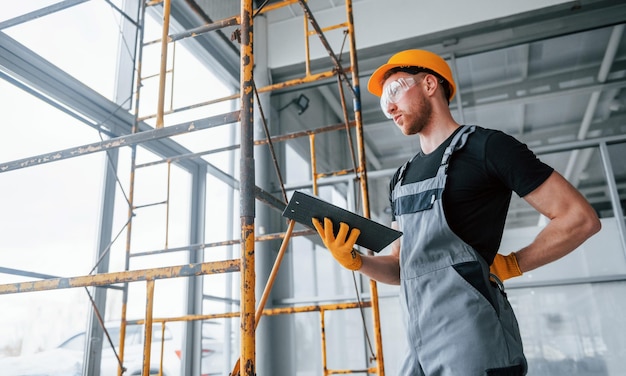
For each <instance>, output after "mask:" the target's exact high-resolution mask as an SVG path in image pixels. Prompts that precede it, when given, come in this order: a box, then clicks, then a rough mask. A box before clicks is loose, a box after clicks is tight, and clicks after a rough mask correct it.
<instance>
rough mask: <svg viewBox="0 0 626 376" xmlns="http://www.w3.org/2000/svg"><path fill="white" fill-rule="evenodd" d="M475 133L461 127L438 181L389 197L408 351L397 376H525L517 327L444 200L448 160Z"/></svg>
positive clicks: (406, 188) (503, 297) (403, 187)
mask: <svg viewBox="0 0 626 376" xmlns="http://www.w3.org/2000/svg"><path fill="white" fill-rule="evenodd" d="M474 130H475V127H473V126H472V127H470V126H464V127H463V128H462V129H460V130H459V131H458V132H457V134H456V135H455V137H454V138H453V140H452V142H451V144H450V146H449V147H448V148H447V149H446V151H445V153H444V156H443V160H442V161H441V165H440V167H439V170H438V172H437V175H436V176H435V177H433V178H431V179H426V180H424V181H421V182H417V183H411V184H407V185H402V180H403V179H404V173H405V171H406V167H407V166H408V163H409V162H407V163H406V164H405V165H404V166H403V167H402V169H401V171H400V175H399V179H398V183H397V184H396V186H395V187H394V190H393V192H392V200H393V207H394V213H395V216H396V221H397V222H398V224H399V228H400V230H401V231H402V232H403V233H404V235H403V236H402V238H401V244H402V245H401V251H400V269H401V270H400V278H401V293H400V301H401V304H402V308H403V314H404V320H405V328H406V330H407V340H408V351H407V354H406V358H405V360H404V362H403V364H402V368H401V372H400V375H403V376H420V375H427V376H479V375H507V376H517V375H524V374H525V373H526V368H527V367H526V359H525V357H524V354H523V349H522V341H521V338H520V335H519V329H518V325H517V320H516V319H515V315H514V313H513V310H512V309H511V306H510V304H509V302H508V300H507V298H506V295H505V293H504V290H503V288H502V285H501V283H498V284H496V283H491V282H490V281H489V265H487V263H486V261H485V260H484V259H483V258H482V257H481V256H480V255H479V254H478V253H477V252H476V251H475V250H474V249H473V248H472V247H471V246H469V245H468V244H466V243H465V242H464V241H463V240H461V239H460V238H459V237H458V236H457V235H456V234H454V233H453V232H452V230H451V229H450V227H449V226H448V223H447V221H446V218H445V215H444V212H443V205H442V200H441V197H442V193H443V190H444V188H445V184H446V178H447V167H448V162H449V160H450V156H451V155H452V153H453V152H454V151H456V150H458V149H460V148H462V147H463V146H464V145H465V142H466V141H467V138H468V137H469V136H470V135H471V133H473V132H474Z"/></svg>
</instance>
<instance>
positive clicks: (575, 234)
mask: <svg viewBox="0 0 626 376" xmlns="http://www.w3.org/2000/svg"><path fill="white" fill-rule="evenodd" d="M524 199H525V200H526V201H527V202H528V203H529V204H530V205H532V206H533V207H534V208H535V209H536V210H537V211H539V212H540V213H541V214H543V215H545V216H546V217H547V218H548V219H549V220H550V222H549V223H548V225H547V226H546V227H545V228H544V229H543V230H541V232H540V233H539V234H538V235H537V237H536V238H535V240H534V241H533V242H532V243H531V244H529V245H528V246H527V247H525V248H523V249H521V250H520V251H518V252H516V256H517V261H518V264H519V267H520V270H521V271H522V272H528V271H530V270H533V269H535V268H538V267H540V266H542V265H545V264H548V263H550V262H552V261H555V260H557V259H559V258H561V257H563V256H565V255H567V254H568V253H570V252H572V251H573V250H574V249H576V248H577V247H578V246H579V245H581V244H582V243H583V242H584V241H585V240H587V239H588V238H589V237H591V236H592V235H593V234H595V233H597V232H598V231H600V228H601V224H600V220H599V219H598V216H597V214H596V212H595V210H594V209H593V208H592V207H591V205H590V204H589V202H587V200H586V199H585V197H584V196H583V195H582V194H581V193H580V192H578V191H577V190H576V189H575V188H574V187H573V186H572V185H571V184H570V183H569V182H568V181H567V180H566V179H565V178H564V177H563V176H561V175H560V174H559V173H558V172H556V171H555V172H553V173H552V175H550V177H549V178H548V179H547V180H546V181H545V182H544V183H543V184H541V185H540V186H539V187H537V189H535V190H534V191H532V192H531V193H529V194H528V195H526V196H525V197H524Z"/></svg>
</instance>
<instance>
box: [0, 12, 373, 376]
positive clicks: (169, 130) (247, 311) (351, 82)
mask: <svg viewBox="0 0 626 376" xmlns="http://www.w3.org/2000/svg"><path fill="white" fill-rule="evenodd" d="M295 3H299V4H300V5H301V7H302V9H303V13H304V17H303V19H304V33H305V36H306V37H305V54H306V58H305V73H304V76H303V77H301V78H298V79H294V80H289V81H286V82H280V83H275V84H272V85H268V86H265V87H261V88H256V87H255V85H254V80H253V67H254V64H253V62H254V51H253V49H252V39H253V34H254V29H253V18H254V16H255V15H256V14H259V13H264V12H269V11H272V10H275V9H279V8H281V7H285V6H288V5H291V4H295ZM156 4H162V5H163V25H162V38H161V39H160V40H156V41H150V42H143V25H142V24H141V23H140V24H139V30H140V32H139V36H138V38H139V46H140V47H139V49H138V53H137V64H136V66H137V83H136V90H135V106H134V109H135V123H134V126H133V129H132V134H131V135H129V136H124V137H119V138H114V139H110V140H107V141H106V142H102V143H97V144H93V145H86V146H81V147H78V148H76V150H80V153H72V152H71V150H68V151H62V152H61V153H60V155H65V156H67V157H68V158H69V157H74V156H78V155H84V154H87V153H91V152H97V151H103V150H107V149H110V148H116V147H121V146H131V148H132V155H131V159H132V161H131V174H130V183H129V186H130V193H129V199H128V201H129V208H128V223H127V237H126V258H125V271H123V272H114V273H104V274H97V275H87V276H78V277H72V278H51V279H45V280H41V281H35V282H23V283H13V284H7V285H0V295H2V294H12V293H21V292H28V291H44V290H52V289H63V288H76V287H88V286H109V285H114V284H120V283H122V284H123V285H124V288H123V298H122V313H121V331H120V343H119V361H120V364H119V368H118V375H122V373H123V372H124V368H123V361H124V346H125V328H126V325H127V323H128V322H127V319H126V309H127V299H128V284H129V283H131V282H138V281H145V282H146V291H147V292H146V307H145V319H144V320H138V321H137V320H136V321H134V323H137V324H144V326H145V342H144V362H143V372H144V374H145V375H147V374H149V372H150V357H151V354H150V352H151V342H152V341H151V336H152V326H153V324H154V323H161V325H162V330H164V327H165V323H166V322H173V321H195V320H208V319H215V318H234V317H239V318H240V320H241V328H240V333H241V337H240V338H241V341H240V343H241V348H240V354H241V355H240V358H239V359H238V360H237V363H236V364H235V365H234V368H233V370H232V372H231V374H232V375H233V376H235V375H246V376H252V375H255V373H256V371H255V370H256V366H255V346H256V344H255V330H256V327H257V325H258V323H259V321H260V319H261V317H262V316H263V315H279V314H293V313H300V312H319V313H320V336H321V341H322V362H323V372H324V375H330V374H346V373H368V374H369V373H375V374H377V375H381V376H382V375H384V361H383V351H382V337H381V331H380V313H379V306H378V292H377V285H376V282H374V281H371V280H370V291H371V294H370V299H371V300H370V301H364V302H362V301H358V302H354V303H342V304H328V305H315V306H306V307H290V308H280V309H264V307H265V303H266V300H267V298H268V296H269V292H270V291H271V288H272V285H273V282H274V279H275V277H276V273H277V271H278V268H279V267H280V264H281V261H282V257H283V255H284V252H285V250H286V248H287V245H288V243H289V240H290V238H291V237H292V236H301V235H310V234H312V233H313V232H312V231H300V232H298V231H294V225H295V223H294V222H293V221H290V222H289V224H288V228H287V231H286V232H285V233H280V234H270V235H263V236H258V237H255V219H254V203H255V201H256V199H259V200H262V201H264V202H266V203H269V204H270V205H272V206H274V207H281V206H284V205H285V204H286V195H285V192H284V187H281V188H282V190H283V200H279V199H276V198H275V197H273V196H272V195H269V194H268V193H266V192H263V191H262V190H261V189H260V188H258V187H256V185H255V182H254V153H253V148H254V146H257V145H265V144H267V145H269V146H270V147H271V146H272V142H280V141H286V140H290V139H294V138H299V137H308V138H309V142H310V153H311V169H312V172H311V175H312V180H313V192H314V193H315V194H317V190H318V185H317V184H318V183H317V180H318V179H319V178H321V177H328V176H337V175H345V174H354V176H355V179H357V180H358V181H359V183H360V190H361V198H362V203H361V204H362V211H363V212H362V214H363V215H364V216H365V217H368V218H369V217H370V211H369V199H368V186H367V169H366V157H365V152H364V150H365V148H364V140H363V124H362V120H361V109H360V84H359V78H358V65H357V57H356V46H355V40H354V23H353V16H352V1H351V0H346V1H345V6H346V17H347V21H346V22H344V23H341V24H338V25H332V26H327V27H324V28H321V27H320V26H319V24H318V23H317V21H316V19H315V17H314V16H313V14H312V12H311V10H310V9H309V7H308V5H307V3H306V1H304V0H285V1H282V2H276V3H273V4H270V5H266V6H264V7H263V8H261V9H258V10H256V11H255V10H254V9H253V7H252V1H251V0H242V1H241V12H240V14H239V15H236V16H233V17H229V18H227V19H224V20H220V21H216V22H213V23H211V24H207V25H203V26H201V27H199V28H196V29H194V30H188V31H187V32H185V33H181V34H170V33H169V18H170V5H171V0H162V1H150V2H146V3H142V6H141V11H140V18H141V21H142V22H143V19H144V16H145V11H146V9H145V8H146V7H147V6H153V5H156ZM232 25H239V27H240V29H239V33H238V35H239V38H240V40H239V41H240V44H241V55H240V62H241V64H240V77H241V79H240V91H239V93H238V94H235V95H232V96H227V97H224V98H219V99H217V100H210V101H205V102H201V103H197V104H194V105H191V106H185V107H181V108H173V106H171V105H170V109H168V110H166V109H165V86H166V76H167V75H168V74H172V75H173V69H171V70H168V69H167V55H168V45H169V43H173V42H175V41H177V40H180V39H184V38H189V37H195V36H196V35H199V34H201V33H204V32H209V31H212V30H217V29H220V28H223V27H225V26H232ZM310 27H312V28H313V30H310ZM341 28H343V29H345V34H346V35H347V37H348V38H349V48H350V66H349V67H343V66H342V64H341V62H340V60H339V59H338V58H337V57H336V55H335V54H334V51H333V50H332V48H330V46H329V44H328V42H327V41H326V39H325V36H324V32H326V31H329V30H335V29H341ZM314 36H317V37H319V38H320V41H321V42H322V44H323V45H324V47H325V48H326V49H327V51H328V53H329V56H330V57H331V59H332V61H333V68H332V69H331V70H328V71H326V72H321V73H316V74H312V73H311V69H310V54H309V38H310V37H314ZM155 43H160V44H161V60H160V71H159V74H158V76H156V75H155V76H152V77H158V79H159V93H158V106H157V109H156V113H155V114H153V115H148V116H143V117H141V116H140V115H139V104H140V88H141V87H142V79H146V78H151V77H143V78H142V77H141V66H142V64H141V63H142V62H141V60H142V49H143V46H146V45H149V44H155ZM174 46H175V44H174ZM172 51H175V49H174V48H172ZM348 73H350V74H351V78H350V77H348ZM333 77H336V78H337V82H338V88H339V92H340V95H341V105H342V109H343V115H344V122H343V123H340V124H335V125H329V126H325V127H321V128H317V129H310V130H306V131H302V132H296V133H291V134H285V135H281V136H273V137H270V135H269V133H268V134H267V139H266V140H254V135H253V132H252V129H253V122H254V120H253V109H254V97H255V95H258V93H265V92H271V91H274V90H278V89H284V88H287V87H292V86H297V85H301V84H306V83H310V82H315V81H319V80H325V79H330V78H333ZM344 85H346V86H348V87H349V89H350V92H351V93H352V95H353V99H354V103H355V111H354V119H350V117H349V115H348V111H347V106H346V103H345V98H344V92H343V88H344ZM237 98H238V99H239V100H240V104H241V108H240V110H239V111H235V112H232V113H230V114H225V115H221V116H216V117H213V118H212V120H211V121H209V123H211V124H217V123H221V124H227V123H232V122H235V121H238V122H239V123H240V127H241V142H240V145H239V146H238V147H239V148H240V151H241V162H242V163H241V166H242V171H241V172H240V173H241V179H240V180H241V185H240V196H241V202H242V205H241V208H240V220H241V237H240V239H239V240H229V241H224V242H217V243H206V244H193V245H190V246H188V247H182V248H175V249H168V233H169V206H170V203H169V183H170V179H171V175H170V165H171V163H172V162H175V161H177V160H181V159H185V158H194V157H197V156H200V155H205V154H210V153H214V152H219V151H224V150H231V149H233V148H236V147H237V146H236V145H231V146H227V147H225V148H220V149H218V150H209V151H206V152H202V153H194V154H190V155H181V156H178V157H176V158H168V159H166V160H163V161H159V162H151V163H146V164H142V165H138V164H137V163H136V146H137V145H138V144H140V143H141V142H145V141H148V140H154V139H157V138H164V137H171V136H173V135H177V134H182V133H184V132H190V131H195V130H199V129H201V128H195V127H191V126H187V128H186V129H185V125H178V126H171V127H167V126H166V125H165V121H164V117H165V115H168V114H173V113H176V112H181V111H186V110H189V109H193V108H197V107H201V106H206V105H210V104H214V103H218V102H221V101H228V100H233V99H237ZM147 119H156V122H155V129H154V130H153V131H144V132H139V131H138V129H139V127H138V124H139V123H140V122H142V121H144V120H147ZM205 127H206V126H205ZM192 128H193V129H192ZM352 129H354V130H355V133H356V137H357V146H356V148H357V151H358V158H355V157H354V154H353V164H354V166H353V168H351V169H345V170H341V171H334V172H325V173H320V172H318V171H317V166H316V163H317V162H316V155H315V154H316V153H315V135H316V134H319V133H322V132H334V131H343V130H345V131H346V132H347V134H348V138H349V140H350V150H351V151H352V153H353V151H354V147H353V145H352V139H351V137H350V135H351V130H352ZM57 154H58V153H57ZM157 163H167V166H168V177H167V181H168V187H167V188H168V189H167V192H168V194H167V199H166V201H165V202H164V204H165V207H166V211H167V213H166V218H167V222H166V229H165V232H166V235H165V249H164V250H163V251H158V252H152V253H159V252H173V251H180V250H198V249H204V248H208V247H214V246H220V245H227V244H228V245H233V244H239V245H240V247H241V258H240V259H239V260H225V261H220V262H203V263H197V264H188V265H178V266H170V267H161V268H153V269H145V270H133V271H130V270H128V269H129V259H130V257H131V237H132V222H133V221H132V218H133V216H134V214H133V212H134V209H135V208H136V207H135V205H134V185H135V171H136V169H137V168H141V167H147V166H152V165H155V164H157ZM23 167H26V166H23ZM271 239H282V245H281V247H280V251H279V254H278V257H277V258H276V260H275V264H274V267H273V269H272V273H271V275H270V277H269V279H268V282H267V285H266V286H265V290H264V293H263V295H262V297H261V300H260V301H259V304H258V305H257V304H256V298H255V285H256V276H255V272H254V270H255V252H254V251H255V242H258V241H265V240H271ZM147 254H150V253H144V254H140V253H134V254H133V255H134V256H137V255H147ZM236 271H239V272H240V273H241V310H240V312H225V313H222V314H213V315H188V316H182V317H178V318H167V319H165V318H154V317H153V309H152V308H153V301H154V292H155V291H154V290H155V280H157V279H168V278H176V277H185V276H188V277H189V276H202V275H207V274H214V273H230V272H236ZM366 307H369V308H371V309H372V314H373V317H372V321H373V325H374V337H375V349H376V353H375V354H374V359H372V361H375V366H373V367H368V368H366V369H360V370H331V369H328V367H327V362H326V360H327V358H326V338H325V322H324V321H325V312H326V311H331V310H343V309H363V308H366ZM364 325H365V323H364ZM161 356H162V354H161Z"/></svg>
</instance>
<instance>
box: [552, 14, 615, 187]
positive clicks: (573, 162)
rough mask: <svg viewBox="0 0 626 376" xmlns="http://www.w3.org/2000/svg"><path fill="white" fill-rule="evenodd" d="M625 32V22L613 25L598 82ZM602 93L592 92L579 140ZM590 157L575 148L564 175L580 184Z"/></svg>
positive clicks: (606, 75) (584, 135)
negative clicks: (581, 174) (581, 173)
mask: <svg viewBox="0 0 626 376" xmlns="http://www.w3.org/2000/svg"><path fill="white" fill-rule="evenodd" d="M623 34H624V25H623V24H622V25H617V26H614V27H613V30H612V31H611V36H610V37H609V42H608V43H607V46H606V50H605V52H604V57H603V58H602V63H601V64H600V69H599V72H598V75H597V78H596V80H597V82H600V83H605V82H606V80H607V78H608V76H609V73H610V71H611V65H612V64H613V62H614V61H615V55H616V54H617V49H618V48H619V45H620V42H621V40H622V35H623ZM600 94H602V91H601V90H596V91H594V92H593V93H591V96H590V97H589V102H588V103H587V108H586V109H585V114H584V115H583V119H582V122H581V124H580V128H579V130H578V139H579V140H584V139H586V138H587V134H588V133H589V128H590V126H591V120H592V119H593V116H594V115H595V113H596V109H597V108H598V102H599V101H600ZM581 153H582V155H581ZM590 158H591V153H590V152H589V151H585V150H583V151H578V150H574V151H572V153H571V154H570V156H569V160H568V162H567V168H566V169H565V172H564V174H563V176H564V177H565V178H566V179H567V180H569V181H570V182H571V183H572V184H573V185H574V186H575V187H576V186H578V181H579V179H580V172H581V171H582V170H584V169H585V167H586V166H587V164H588V163H589V159H590ZM578 162H580V163H578Z"/></svg>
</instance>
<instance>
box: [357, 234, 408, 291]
mask: <svg viewBox="0 0 626 376" xmlns="http://www.w3.org/2000/svg"><path fill="white" fill-rule="evenodd" d="M391 228H393V229H396V230H397V229H398V225H397V223H396V222H392V223H391ZM400 239H401V238H398V239H396V240H395V241H394V242H393V243H391V253H390V254H388V255H382V256H362V259H363V265H361V269H359V272H360V273H363V274H365V275H366V276H368V277H370V278H371V279H373V280H375V281H378V282H382V283H387V284H390V285H399V284H400Z"/></svg>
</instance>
